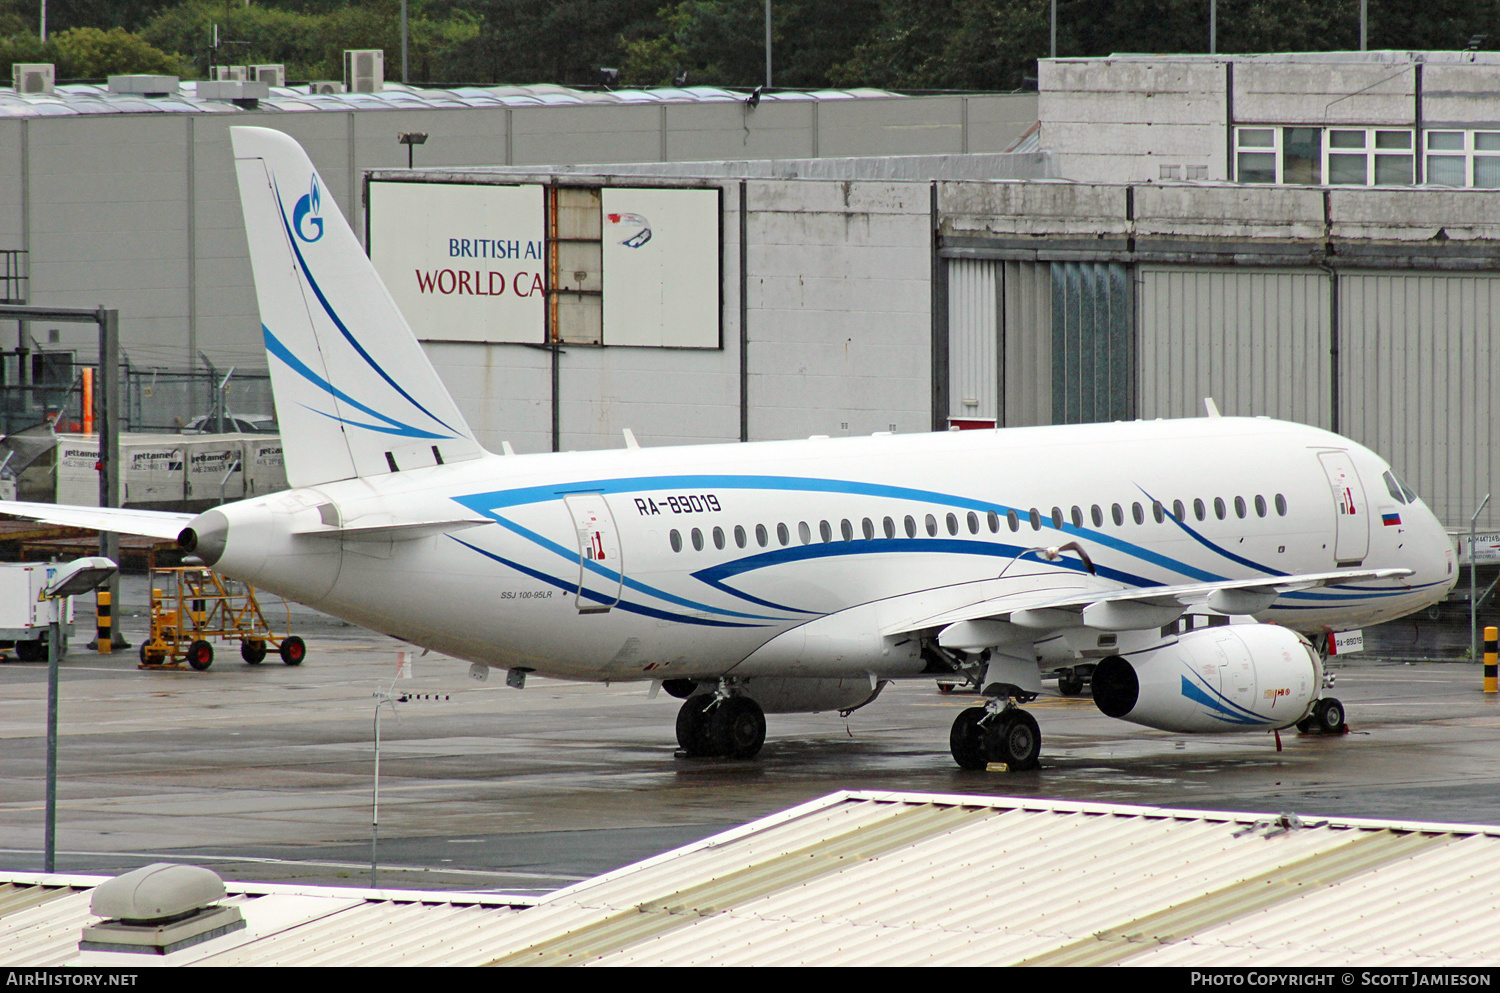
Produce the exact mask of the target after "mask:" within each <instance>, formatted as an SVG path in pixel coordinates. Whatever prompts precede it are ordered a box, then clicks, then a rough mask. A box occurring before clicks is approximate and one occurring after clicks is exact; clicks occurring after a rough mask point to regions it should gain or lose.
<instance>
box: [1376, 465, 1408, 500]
mask: <svg viewBox="0 0 1500 993" xmlns="http://www.w3.org/2000/svg"><path fill="white" fill-rule="evenodd" d="M1380 478H1381V479H1383V480H1385V489H1386V492H1387V493H1389V494H1390V495H1391V499H1392V500H1395V501H1396V502H1397V503H1405V502H1406V494H1405V493H1402V492H1401V484H1399V483H1397V482H1396V477H1395V475H1394V474H1393V473H1391V472H1390V470H1386V471H1385V472H1383V473H1381V474H1380Z"/></svg>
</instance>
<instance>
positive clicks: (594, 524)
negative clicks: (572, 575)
mask: <svg viewBox="0 0 1500 993" xmlns="http://www.w3.org/2000/svg"><path fill="white" fill-rule="evenodd" d="M563 503H565V504H567V507H568V513H570V514H572V515H573V526H574V528H575V529H576V530H577V532H578V588H577V589H576V590H575V591H574V593H573V604H574V606H576V607H577V608H578V612H579V613H580V614H602V613H604V612H605V611H607V610H609V608H611V607H613V606H614V605H615V604H617V603H619V602H620V591H621V588H622V587H623V586H624V585H625V563H624V559H623V557H622V556H621V554H620V533H619V530H618V529H617V528H616V527H615V518H614V515H613V514H611V513H610V510H609V504H608V503H607V502H605V499H604V494H602V493H569V494H566V495H565V496H564V497H563Z"/></svg>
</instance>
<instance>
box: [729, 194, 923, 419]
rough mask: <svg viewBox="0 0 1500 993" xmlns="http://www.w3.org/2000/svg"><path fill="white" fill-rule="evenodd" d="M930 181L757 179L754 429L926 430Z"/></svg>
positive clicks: (753, 199) (751, 251)
mask: <svg viewBox="0 0 1500 993" xmlns="http://www.w3.org/2000/svg"><path fill="white" fill-rule="evenodd" d="M929 189H930V188H929V186H928V185H927V184H925V183H875V182H868V183H860V182H810V183H809V182H761V181H757V182H751V183H749V184H748V200H749V209H750V229H749V237H748V266H749V270H748V274H749V279H748V283H749V286H748V300H749V306H750V313H749V321H748V328H749V338H750V341H749V353H748V355H747V362H748V368H749V407H750V437H751V438H752V439H756V440H760V439H767V438H797V437H806V436H808V435H813V434H827V435H845V434H849V435H855V434H869V433H870V432H872V431H889V430H896V431H926V430H928V428H929V426H930V424H931V365H932V363H931V257H930V253H929V238H930V235H929V224H930V221H929V215H930V202H929V201H930V192H929Z"/></svg>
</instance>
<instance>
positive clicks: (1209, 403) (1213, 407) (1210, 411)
mask: <svg viewBox="0 0 1500 993" xmlns="http://www.w3.org/2000/svg"><path fill="white" fill-rule="evenodd" d="M1203 412H1204V413H1205V414H1207V415H1208V416H1209V417H1222V416H1224V415H1223V414H1220V413H1219V405H1218V404H1216V403H1214V398H1213V397H1204V398H1203Z"/></svg>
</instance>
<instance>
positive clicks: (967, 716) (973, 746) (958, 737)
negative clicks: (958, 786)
mask: <svg viewBox="0 0 1500 993" xmlns="http://www.w3.org/2000/svg"><path fill="white" fill-rule="evenodd" d="M984 714H985V710H984V708H983V707H970V708H969V709H968V710H965V711H963V712H962V713H960V714H959V715H958V717H956V718H954V720H953V729H952V730H951V731H949V732H948V750H949V751H950V752H952V753H953V761H955V762H957V763H958V767H959V768H960V769H970V770H980V769H983V768H984V767H985V765H986V764H987V761H988V760H987V759H986V758H985V755H984V742H983V741H982V740H981V737H982V734H983V730H984V729H983V728H981V727H980V726H979V722H980V721H981V720H983V719H984Z"/></svg>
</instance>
